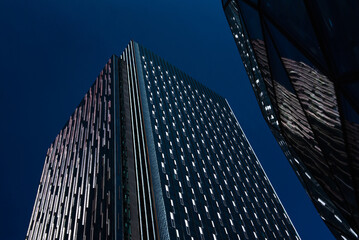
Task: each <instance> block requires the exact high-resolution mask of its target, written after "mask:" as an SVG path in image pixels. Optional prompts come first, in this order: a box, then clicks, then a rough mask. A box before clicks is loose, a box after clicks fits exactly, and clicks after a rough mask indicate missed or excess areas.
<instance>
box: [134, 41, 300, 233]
mask: <svg viewBox="0 0 359 240" xmlns="http://www.w3.org/2000/svg"><path fill="white" fill-rule="evenodd" d="M140 56H141V59H139V60H140V61H141V66H142V72H143V75H144V76H143V77H144V79H145V85H146V90H147V93H146V95H147V98H148V99H147V101H148V103H149V108H150V109H149V112H150V114H151V123H152V126H151V127H152V131H153V135H154V141H155V145H156V155H157V158H158V159H157V164H158V169H159V172H160V173H159V174H160V179H161V185H162V193H163V194H162V195H163V196H164V203H165V208H166V214H167V215H166V216H167V221H168V226H169V229H168V231H169V234H170V236H171V237H173V238H177V239H276V238H277V239H299V236H298V235H297V233H296V231H295V229H294V227H293V225H292V224H291V222H290V219H289V217H288V216H287V214H286V213H285V210H284V208H283V206H282V205H281V203H280V201H279V199H278V197H277V195H276V193H275V192H274V190H273V188H272V186H271V185H270V182H269V180H268V178H267V177H266V175H265V173H264V171H263V169H262V167H261V165H260V163H259V162H258V160H257V158H256V156H255V154H254V153H253V150H252V148H251V147H250V145H249V143H248V141H247V139H246V138H245V136H244V133H243V131H242V129H241V128H240V125H239V124H238V121H237V120H236V118H235V116H234V114H233V112H232V110H231V109H230V107H229V105H228V103H227V101H226V100H225V99H224V98H222V97H221V96H219V95H217V94H216V93H214V92H213V91H211V90H209V89H208V88H206V87H205V86H203V85H202V84H200V83H198V82H197V81H195V80H193V79H192V78H190V77H189V76H187V75H186V74H184V73H183V72H181V71H179V70H178V69H176V68H174V67H173V66H172V65H170V64H168V63H167V62H165V61H164V60H163V59H161V58H159V57H157V56H155V55H154V54H152V53H151V52H149V51H148V50H146V49H145V48H143V47H141V46H140ZM139 60H138V59H137V61H139Z"/></svg>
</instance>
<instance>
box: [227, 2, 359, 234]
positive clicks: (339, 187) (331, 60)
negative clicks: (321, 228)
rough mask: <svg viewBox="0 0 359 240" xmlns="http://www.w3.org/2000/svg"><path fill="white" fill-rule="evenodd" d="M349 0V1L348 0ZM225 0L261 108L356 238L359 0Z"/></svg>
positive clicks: (319, 199) (318, 194)
mask: <svg viewBox="0 0 359 240" xmlns="http://www.w3.org/2000/svg"><path fill="white" fill-rule="evenodd" d="M349 2H350V1H349ZM349 2H335V1H327V2H324V1H306V0H298V1H276V2H272V1H246V0H228V1H226V0H223V1H222V3H223V8H224V11H225V14H226V17H227V20H228V23H229V25H230V29H231V31H232V33H233V37H234V40H235V42H236V45H237V47H238V50H239V53H240V55H241V58H242V60H243V63H244V67H245V69H246V71H247V73H248V76H249V80H250V82H251V84H252V87H253V90H254V93H255V95H256V98H257V100H258V103H259V106H260V108H261V111H262V114H263V116H264V118H265V120H266V121H267V123H268V125H269V126H270V128H271V130H272V132H273V134H274V136H275V137H276V139H277V141H278V142H279V145H280V146H281V148H282V150H283V151H284V153H285V155H286V157H287V158H288V160H289V162H290V163H291V165H292V167H293V169H294V170H295V172H296V174H297V176H298V178H299V179H300V181H301V182H302V184H303V186H304V187H305V189H306V191H307V193H308V194H309V196H310V197H311V199H312V201H313V203H314V205H315V207H316V208H317V210H318V212H319V214H320V215H321V217H322V219H323V220H324V222H325V223H326V224H327V226H328V227H329V229H330V230H331V231H332V233H333V234H334V235H335V237H336V238H338V239H358V234H359V211H358V196H359V195H358V193H359V188H358V183H359V174H358V173H359V154H358V153H359V151H358V150H359V148H358V147H359V131H358V129H359V128H358V126H359V115H358V113H359V111H358V110H359V107H358V106H359V99H358V96H359V95H358V90H359V88H358V86H359V85H358V78H357V77H356V76H357V73H358V70H359V64H358V63H359V61H358V59H359V51H358V49H359V34H358V27H357V26H353V27H349V25H348V24H347V23H349V22H350V20H354V19H355V16H356V14H357V12H358V11H359V4H358V3H357V2H355V3H354V2H351V3H349Z"/></svg>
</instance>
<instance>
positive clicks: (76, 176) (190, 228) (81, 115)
mask: <svg viewBox="0 0 359 240" xmlns="http://www.w3.org/2000/svg"><path fill="white" fill-rule="evenodd" d="M26 239H218V240H219V239H293V240H297V239H299V236H298V234H297V232H296V230H295V228H294V227H293V225H292V223H291V221H290V219H289V217H288V215H287V213H286V212H285V210H284V208H283V206H282V204H281V202H280V200H279V199H278V196H277V195H276V193H275V191H274V189H273V187H272V186H271V184H270V182H269V180H268V178H267V176H266V174H265V172H264V171H263V169H262V167H261V165H260V163H259V161H258V159H257V158H256V156H255V154H254V152H253V150H252V148H251V146H250V144H249V142H248V140H247V139H246V137H245V135H244V133H243V131H242V129H241V127H240V125H239V123H238V121H237V119H236V118H235V116H234V114H233V112H232V110H231V108H230V106H229V104H228V102H227V101H226V99H224V98H223V97H221V96H219V95H218V94H216V93H215V92H213V91H211V90H210V89H208V88H207V87H205V86H204V85H202V84H200V83H199V82H197V81H195V80H194V79H192V78H191V77H189V76H188V75H186V74H185V73H183V72H182V71H180V70H178V69H177V68H175V67H174V66H172V65H170V64H169V63H167V62H166V61H165V60H163V59H161V58H159V57H158V56H156V55H155V54H153V53H152V52H150V51H148V50H147V49H145V48H144V47H142V46H140V45H139V44H137V43H135V42H132V41H131V42H130V44H129V45H128V47H127V48H126V49H125V50H124V52H123V53H122V55H121V56H120V57H117V56H112V57H111V59H110V60H109V62H108V63H107V64H106V66H105V68H104V69H103V70H102V71H101V73H100V75H99V76H98V78H97V80H96V81H95V83H94V84H93V86H92V87H91V88H90V90H89V91H88V93H87V94H86V95H85V97H84V99H83V100H82V101H81V103H80V104H79V106H78V107H77V108H76V110H75V112H74V113H73V115H72V116H71V117H70V119H69V121H68V122H67V123H66V124H65V126H64V128H63V129H62V130H61V131H60V133H59V134H58V136H57V137H56V139H55V141H54V142H53V143H52V144H51V146H50V148H49V149H48V152H47V156H46V159H45V165H44V170H43V173H42V177H41V180H40V185H39V189H38V194H37V197H36V200H35V205H34V209H33V213H32V217H31V220H30V225H29V229H28V232H27V236H26Z"/></svg>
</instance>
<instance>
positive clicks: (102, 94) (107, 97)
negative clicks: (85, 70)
mask: <svg viewBox="0 0 359 240" xmlns="http://www.w3.org/2000/svg"><path fill="white" fill-rule="evenodd" d="M114 61H115V59H114V57H113V58H111V59H110V60H109V62H108V63H107V64H106V66H105V68H104V69H103V70H102V71H101V73H100V75H99V76H98V78H97V79H96V81H95V83H94V84H93V86H92V87H91V88H90V90H89V91H88V92H87V94H86V95H85V97H84V98H83V100H82V101H81V103H80V104H79V106H78V107H77V108H76V110H75V112H74V113H73V114H72V116H71V117H70V119H69V121H68V122H67V123H66V125H65V127H64V128H63V129H62V130H61V131H60V133H59V134H58V135H57V137H56V139H55V141H54V142H53V143H52V144H51V146H50V148H49V149H48V151H47V155H46V158H45V164H44V168H43V172H42V176H41V180H40V184H39V188H38V192H37V196H36V200H35V204H34V208H33V212H32V216H31V220H30V224H29V228H28V231H27V234H26V239H105V238H106V239H107V238H113V237H114V235H113V234H114V199H113V198H114V193H113V186H114V184H113V161H111V159H113V140H112V139H113V132H114V131H113V119H112V118H113V106H112V105H113V99H112V81H113V71H114V70H113V66H114V64H113V63H114Z"/></svg>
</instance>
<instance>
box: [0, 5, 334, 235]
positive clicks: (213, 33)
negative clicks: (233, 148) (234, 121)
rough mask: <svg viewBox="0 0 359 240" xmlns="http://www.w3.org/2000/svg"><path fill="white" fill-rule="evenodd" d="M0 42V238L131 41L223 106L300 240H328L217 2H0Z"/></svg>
mask: <svg viewBox="0 0 359 240" xmlns="http://www.w3.org/2000/svg"><path fill="white" fill-rule="evenodd" d="M0 33H1V34H0V83H1V87H0V107H1V115H0V116H1V117H0V161H1V167H0V193H1V197H0V238H1V239H9V240H11V239H24V237H25V234H26V231H27V227H28V223H29V220H30V216H31V211H32V207H33V204H34V200H35V196H36V191H37V187H38V184H39V180H40V176H41V172H42V167H43V163H44V159H45V156H46V151H47V148H48V147H49V146H50V144H51V142H52V141H53V140H54V139H55V137H56V135H57V133H58V132H59V131H60V129H61V128H62V127H63V126H64V124H65V123H66V121H67V119H68V118H69V116H70V115H71V114H72V112H73V110H74V109H75V107H76V106H77V105H78V103H79V102H80V101H81V99H82V97H83V96H84V95H85V93H86V92H87V90H88V89H89V87H90V86H91V84H92V83H93V82H94V81H95V79H96V77H97V75H98V74H99V72H100V71H101V69H102V68H103V66H104V65H105V64H106V62H107V60H108V59H109V58H110V56H111V55H112V54H117V55H119V54H120V53H121V52H122V50H123V49H124V48H125V47H126V45H127V44H128V42H129V40H130V39H133V40H135V41H137V42H138V43H140V44H142V45H143V46H145V47H146V48H148V49H150V50H152V51H153V52H155V53H156V54H158V55H159V56H161V57H163V58H164V59H166V60H167V61H168V62H170V63H172V64H173V65H175V66H177V67H179V68H180V69H181V70H183V71H184V72H186V73H188V74H189V75H191V76H192V77H194V78H195V79H196V80H198V81H200V82H202V83H203V84H205V85H207V86H208V87H210V88H211V89H213V90H215V91H216V92H217V93H219V94H220V95H222V96H224V97H225V98H227V99H228V101H229V103H230V105H231V107H232V109H233V111H234V112H235V115H236V116H237V118H238V120H239V122H240V124H241V126H242V128H243V130H244V132H245V134H246V135H247V137H248V139H249V141H250V143H251V145H252V147H253V148H254V151H255V152H256V154H257V156H258V158H259V160H260V162H261V163H262V165H263V167H264V169H265V171H266V172H267V174H268V177H269V179H270V180H271V182H272V184H273V186H274V188H275V190H276V191H277V193H278V195H279V197H280V199H281V201H282V203H283V205H284V207H285V208H286V210H287V212H288V214H289V216H290V218H291V220H292V222H293V224H294V226H295V227H296V229H297V231H298V233H299V235H300V236H301V237H302V239H304V240H306V239H325V240H327V239H329V240H330V239H334V238H333V236H332V235H331V233H330V232H329V230H328V229H327V227H326V226H325V224H324V223H323V221H322V220H321V219H320V217H319V215H318V213H317V212H316V210H315V208H314V207H313V205H312V203H311V201H310V200H309V197H308V196H307V194H306V192H305V191H304V189H303V188H302V186H301V184H300V183H299V181H298V179H297V178H296V176H295V174H294V172H293V170H292V169H291V167H290V165H289V163H288V161H287V160H286V158H285V157H284V155H283V153H282V151H281V149H280V148H279V145H278V144H277V142H276V141H275V139H274V137H273V136H272V134H271V132H270V130H269V128H268V126H267V125H266V123H265V121H264V120H263V117H262V115H261V113H260V110H259V107H258V104H257V102H256V99H255V97H254V93H253V90H252V88H251V86H250V83H249V80H248V78H247V76H246V73H245V71H244V68H243V64H242V61H241V59H240V56H239V53H238V51H237V49H236V46H235V43H234V40H233V38H232V35H231V32H230V29H229V26H228V24H227V20H226V18H225V15H224V13H223V10H222V6H221V1H220V0H171V1H168V0H151V1H150V0H137V1H129V0H117V1H115V0H101V1H100V0H98V1H94V0H86V1H85V0H60V1H54V0H46V1H45V0H35V1H17V0H1V1H0Z"/></svg>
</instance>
